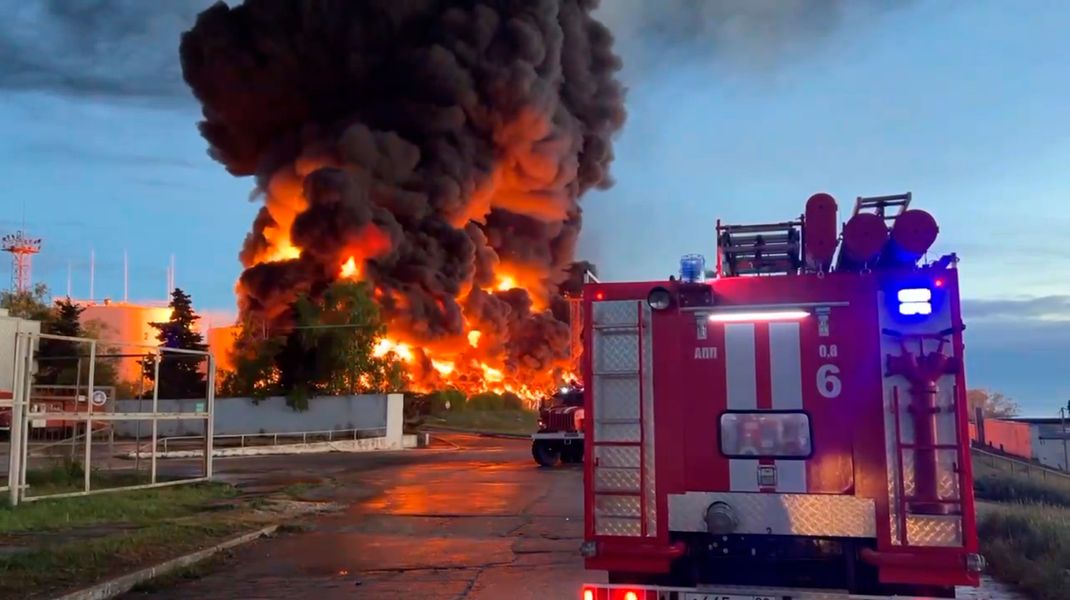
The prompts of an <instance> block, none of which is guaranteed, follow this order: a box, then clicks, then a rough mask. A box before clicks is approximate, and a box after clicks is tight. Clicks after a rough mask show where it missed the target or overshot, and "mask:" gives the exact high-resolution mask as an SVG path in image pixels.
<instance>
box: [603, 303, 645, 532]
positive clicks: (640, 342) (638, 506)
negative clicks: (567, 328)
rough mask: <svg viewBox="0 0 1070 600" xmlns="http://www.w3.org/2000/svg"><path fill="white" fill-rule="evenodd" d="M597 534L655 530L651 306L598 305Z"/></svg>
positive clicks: (637, 304)
mask: <svg viewBox="0 0 1070 600" xmlns="http://www.w3.org/2000/svg"><path fill="white" fill-rule="evenodd" d="M592 313H593V315H592V323H591V329H592V340H591V348H592V361H591V365H592V367H591V368H592V371H593V373H592V375H593V377H592V379H593V384H592V391H591V393H592V400H593V408H594V422H593V425H594V432H593V439H592V445H593V446H592V451H593V457H594V465H593V466H594V484H593V485H594V493H595V496H594V526H595V534H596V535H615V536H649V537H653V536H655V535H657V503H656V499H655V496H654V490H655V480H654V389H653V388H654V385H653V370H652V360H651V358H652V355H653V352H652V346H653V340H652V335H651V334H652V331H651V313H650V307H649V306H647V304H646V303H645V302H642V301H636V300H624V301H606V302H594V303H592Z"/></svg>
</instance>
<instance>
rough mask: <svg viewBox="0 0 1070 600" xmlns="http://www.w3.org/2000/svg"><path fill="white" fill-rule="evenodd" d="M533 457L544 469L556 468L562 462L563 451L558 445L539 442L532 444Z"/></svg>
mask: <svg viewBox="0 0 1070 600" xmlns="http://www.w3.org/2000/svg"><path fill="white" fill-rule="evenodd" d="M531 456H532V457H534V458H535V462H537V463H539V466H542V467H556V466H557V464H558V463H559V462H561V449H560V448H559V447H558V446H557V444H551V443H550V442H546V441H542V440H537V441H535V442H533V443H532V444H531Z"/></svg>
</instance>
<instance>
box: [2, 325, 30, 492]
mask: <svg viewBox="0 0 1070 600" xmlns="http://www.w3.org/2000/svg"><path fill="white" fill-rule="evenodd" d="M32 344H33V340H32V338H30V337H29V336H28V335H26V334H24V333H22V332H20V331H17V330H16V333H15V372H14V380H13V384H14V385H12V386H11V391H12V392H14V393H13V394H12V395H11V431H10V435H9V439H10V440H11V444H10V445H9V447H8V452H10V454H9V455H8V457H7V458H8V471H7V485H8V497H9V501H10V503H11V506H17V505H18V503H19V496H20V494H19V484H20V483H21V482H22V464H21V460H20V459H21V458H22V431H23V427H22V421H23V408H22V403H23V401H24V400H25V396H24V394H25V388H26V386H25V385H23V381H24V379H25V378H26V377H28V373H26V372H25V367H26V361H25V360H24V359H23V353H26V354H31V353H32V352H31V351H30V350H29V349H28V348H30V347H32Z"/></svg>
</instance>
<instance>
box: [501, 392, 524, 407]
mask: <svg viewBox="0 0 1070 600" xmlns="http://www.w3.org/2000/svg"><path fill="white" fill-rule="evenodd" d="M502 408H505V409H506V410H524V409H525V408H527V406H526V405H525V404H524V401H523V400H521V399H520V396H517V395H516V394H514V393H513V392H505V393H504V394H502Z"/></svg>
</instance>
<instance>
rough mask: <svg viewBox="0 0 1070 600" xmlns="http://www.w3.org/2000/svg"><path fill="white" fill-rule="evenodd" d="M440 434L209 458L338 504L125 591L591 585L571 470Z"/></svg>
mask: <svg viewBox="0 0 1070 600" xmlns="http://www.w3.org/2000/svg"><path fill="white" fill-rule="evenodd" d="M445 439H447V440H448V442H449V443H450V444H453V445H454V446H440V447H438V448H435V449H430V450H421V451H408V452H405V453H391V454H380V455H342V454H326V455H318V456H315V457H311V456H302V457H264V458H255V459H230V460H227V459H223V460H219V461H217V462H216V466H217V469H218V471H219V473H220V475H221V477H222V478H224V479H229V480H231V481H234V482H236V483H239V484H242V485H244V486H264V487H276V486H278V485H283V484H287V483H294V482H300V481H308V480H319V482H320V483H323V484H326V485H327V486H328V489H327V491H326V492H325V493H323V494H319V495H320V496H321V497H323V498H329V499H332V500H336V501H339V502H344V503H346V504H349V508H348V509H346V510H345V511H343V512H341V513H337V514H333V515H327V516H323V517H318V518H316V519H315V520H314V521H312V523H311V525H312V529H311V531H307V532H301V533H289V534H283V535H281V536H279V537H277V538H274V539H270V540H262V541H258V542H254V543H252V544H250V545H247V546H245V547H243V548H241V549H239V550H237V551H236V552H235V554H234V556H233V557H231V558H230V559H229V560H227V561H225V562H224V563H223V564H222V565H221V566H219V567H218V568H217V569H215V570H214V571H213V572H211V573H210V574H208V575H207V576H205V577H202V578H200V579H197V580H193V581H189V582H186V583H182V584H179V585H177V586H174V587H171V588H169V589H165V590H162V591H157V592H154V593H150V594H144V593H141V594H136V595H135V594H130V595H128V597H131V598H133V597H139V598H144V597H152V598H244V599H259V598H285V599H287V600H294V599H297V598H316V599H317V600H327V599H330V598H347V599H349V598H384V599H385V598H426V599H428V600H438V599H442V600H446V599H449V600H454V599H458V598H465V599H480V598H487V599H490V598H494V599H500V598H503V597H508V598H510V599H511V600H521V599H526V598H532V599H535V598H538V599H540V600H546V599H547V598H574V597H576V590H577V589H578V587H579V585H580V584H581V583H582V582H583V581H591V580H594V581H599V580H601V579H600V577H599V574H592V573H587V572H585V571H584V569H583V564H582V561H581V559H580V557H579V554H578V549H579V545H580V543H581V542H582V537H583V505H582V496H581V489H582V479H583V473H582V470H580V469H579V468H576V467H570V468H561V469H555V470H543V469H539V468H538V467H537V466H536V465H535V463H534V462H533V461H532V460H531V456H530V450H529V446H528V444H527V443H526V442H523V441H512V440H500V439H484V438H477V437H469V436H458V435H449V436H445ZM592 575H593V579H592Z"/></svg>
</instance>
